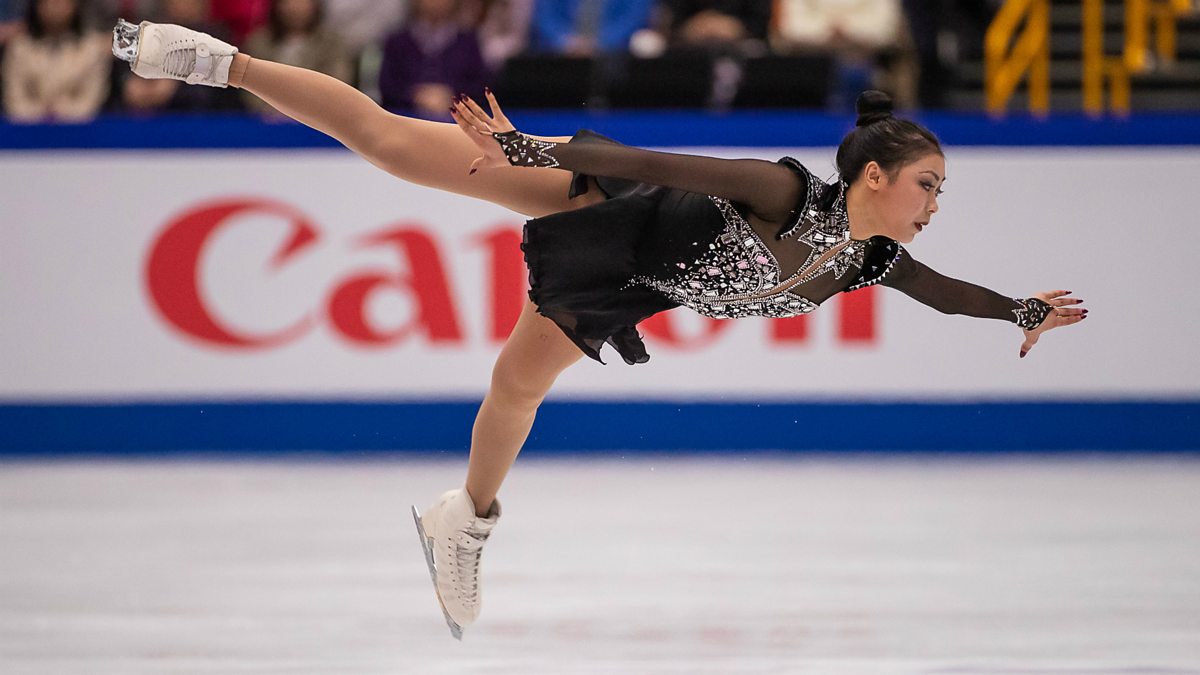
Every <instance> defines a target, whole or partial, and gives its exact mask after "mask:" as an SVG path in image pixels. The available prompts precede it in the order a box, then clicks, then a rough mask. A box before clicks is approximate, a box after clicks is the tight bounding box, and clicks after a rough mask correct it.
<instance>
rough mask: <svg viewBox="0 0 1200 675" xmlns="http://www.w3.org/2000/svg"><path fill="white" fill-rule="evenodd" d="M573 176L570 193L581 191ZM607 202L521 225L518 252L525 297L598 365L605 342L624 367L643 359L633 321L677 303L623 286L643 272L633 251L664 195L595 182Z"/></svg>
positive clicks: (582, 181)
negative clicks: (521, 259)
mask: <svg viewBox="0 0 1200 675" xmlns="http://www.w3.org/2000/svg"><path fill="white" fill-rule="evenodd" d="M587 178H588V177H587V176H584V175H582V174H576V176H575V179H574V180H573V181H572V184H571V196H572V197H574V196H576V195H578V194H581V193H583V192H585V191H586V190H587ZM596 180H597V184H598V185H599V186H600V189H601V190H602V191H603V192H604V194H605V196H606V197H607V199H606V201H603V202H600V203H598V204H593V205H591V206H587V207H584V208H581V209H576V210H574V211H564V212H562V213H555V214H551V215H549V216H545V217H542V218H535V219H533V220H530V221H528V222H526V223H525V230H524V236H523V239H522V243H521V250H522V251H523V252H524V254H525V265H526V266H527V267H528V268H529V286H530V289H529V298H530V299H531V300H532V301H533V303H534V304H535V305H536V306H537V310H538V313H540V314H542V315H543V316H546V317H547V318H549V319H550V320H552V321H554V323H555V324H557V325H558V327H559V328H561V329H562V331H563V333H565V334H566V336H567V337H568V338H570V339H571V341H573V342H574V343H575V344H576V345H578V347H579V349H580V350H582V351H583V353H584V354H586V355H587V356H589V357H591V358H593V359H595V360H596V361H599V362H600V363H604V360H603V359H602V358H601V357H600V348H601V347H602V346H604V344H605V343H608V344H609V345H611V346H612V347H613V348H614V349H616V350H617V353H618V354H620V355H621V358H622V359H624V360H625V363H628V364H630V365H633V364H637V363H645V362H646V361H648V360H649V359H650V356H649V355H648V354H647V353H646V346H645V344H644V343H643V342H642V336H641V334H640V333H638V331H637V324H638V323H640V322H641V321H643V320H645V319H647V318H649V317H650V316H652V315H654V314H657V313H658V312H661V311H664V310H667V309H671V308H673V307H677V306H678V305H677V304H676V303H674V302H672V301H671V300H669V299H668V298H667V297H666V296H664V295H662V294H661V293H658V292H657V291H652V290H649V289H647V288H643V287H639V286H635V285H630V283H629V282H630V280H631V279H632V278H633V277H635V276H637V275H638V274H640V273H643V272H644V271H645V270H644V265H642V264H640V261H639V253H640V249H641V248H642V244H643V243H644V241H645V240H646V234H647V231H648V230H650V229H652V228H653V227H654V224H655V218H656V216H657V214H658V209H659V202H660V200H661V198H662V197H663V195H664V194H665V193H666V191H665V190H664V189H663V188H659V187H656V186H650V185H643V184H640V183H635V182H632V181H625V180H617V179H607V178H597V179H596Z"/></svg>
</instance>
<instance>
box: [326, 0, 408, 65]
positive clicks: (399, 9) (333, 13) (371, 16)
mask: <svg viewBox="0 0 1200 675" xmlns="http://www.w3.org/2000/svg"><path fill="white" fill-rule="evenodd" d="M408 8H409V0H325V25H326V26H327V27H328V28H329V29H330V30H332V31H334V32H335V33H337V34H338V37H340V38H341V39H342V44H343V45H344V46H345V48H346V51H347V52H348V53H349V54H350V55H351V56H354V57H357V56H358V54H359V53H360V52H362V50H363V49H364V48H366V47H368V46H371V45H375V44H379V43H381V42H383V39H384V37H385V36H386V35H388V34H389V33H391V32H392V31H394V30H396V28H397V27H398V26H399V25H400V23H401V22H402V21H404V17H405V15H406V14H407V13H408Z"/></svg>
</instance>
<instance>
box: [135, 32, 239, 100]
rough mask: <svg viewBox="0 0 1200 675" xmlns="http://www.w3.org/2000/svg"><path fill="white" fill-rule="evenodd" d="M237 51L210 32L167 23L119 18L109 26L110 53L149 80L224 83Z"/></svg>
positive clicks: (227, 79) (207, 83)
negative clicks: (112, 26) (110, 37)
mask: <svg viewBox="0 0 1200 675" xmlns="http://www.w3.org/2000/svg"><path fill="white" fill-rule="evenodd" d="M237 51H238V50H237V47H234V46H233V45H229V44H226V43H224V42H221V41H220V40H218V39H216V38H214V37H213V36H211V35H207V34H205V33H201V32H199V31H194V30H191V29H189V28H184V27H183V26H176V25H173V24H169V23H150V22H149V21H143V22H142V23H141V24H140V25H134V24H132V23H129V22H128V21H126V20H125V19H119V20H118V21H117V25H116V27H115V28H113V56H116V57H117V58H118V59H121V60H122V61H128V62H129V67H130V69H131V70H133V72H134V74H136V75H138V76H140V77H145V78H147V79H151V80H156V79H157V80H161V79H165V78H170V79H172V80H183V81H184V82H187V83H188V84H203V85H207V86H209V87H227V86H229V66H231V65H233V55H234V54H237Z"/></svg>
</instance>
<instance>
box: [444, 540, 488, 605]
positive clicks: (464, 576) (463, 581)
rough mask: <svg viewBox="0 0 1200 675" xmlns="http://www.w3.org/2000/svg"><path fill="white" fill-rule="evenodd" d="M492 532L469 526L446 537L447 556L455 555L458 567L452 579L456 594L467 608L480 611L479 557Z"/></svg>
mask: <svg viewBox="0 0 1200 675" xmlns="http://www.w3.org/2000/svg"><path fill="white" fill-rule="evenodd" d="M489 534H491V527H490V526H489V527H488V528H487V529H483V528H478V527H471V526H469V525H468V526H467V527H466V528H464V529H462V530H460V531H459V532H457V533H456V535H455V537H454V538H453V539H449V538H447V539H446V557H447V558H449V557H451V556H453V557H454V560H455V562H457V563H458V564H457V565H456V567H457V569H452V570H451V572H450V579H451V581H452V582H453V583H454V584H455V589H454V590H455V591H456V593H455V595H457V596H458V601H459V602H460V603H462V605H463V608H465V609H467V610H475V611H478V609H477V608H478V607H479V558H480V557H481V556H482V554H483V544H484V542H486V541H487V538H488V535H489Z"/></svg>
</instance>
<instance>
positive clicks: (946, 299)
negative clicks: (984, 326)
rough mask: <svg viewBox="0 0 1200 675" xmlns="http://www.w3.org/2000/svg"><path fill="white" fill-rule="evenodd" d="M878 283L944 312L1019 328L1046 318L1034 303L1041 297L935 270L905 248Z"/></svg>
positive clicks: (1035, 323) (1030, 326)
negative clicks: (1001, 291)
mask: <svg viewBox="0 0 1200 675" xmlns="http://www.w3.org/2000/svg"><path fill="white" fill-rule="evenodd" d="M880 283H882V284H883V285H884V286H890V287H892V288H895V289H896V290H898V291H900V292H901V293H904V294H905V295H907V296H908V297H910V298H912V299H914V300H916V301H917V302H920V303H921V304H924V305H928V306H930V307H932V308H934V309H936V310H937V311H939V312H941V313H943V314H963V315H966V316H974V317H979V318H983V319H1000V320H1002V321H1011V322H1013V323H1016V324H1018V325H1021V327H1022V328H1036V327H1037V326H1038V325H1040V324H1041V322H1042V319H1044V318H1045V314H1044V313H1041V311H1040V310H1041V308H1040V307H1039V306H1038V304H1037V303H1040V304H1041V305H1045V303H1043V302H1042V301H1041V300H1037V299H1036V298H1029V299H1025V300H1017V299H1015V298H1010V297H1007V296H1004V295H1001V294H999V293H997V292H995V291H992V290H989V289H987V288H984V287H983V286H976V285H975V284H972V283H968V282H966V281H960V280H958V279H952V278H950V277H947V276H944V275H942V274H938V273H937V272H935V271H933V270H932V269H930V268H929V267H927V266H926V265H924V264H922V263H920V262H918V261H917V260H915V259H913V257H912V256H911V255H909V254H908V251H907V250H904V251H903V252H902V253H901V254H900V257H899V259H898V260H897V261H896V264H895V267H894V268H893V269H892V270H891V271H890V272H889V273H888V274H887V275H886V276H884V278H883V280H882V281H881V282H880ZM1031 301H1032V302H1031ZM1038 314H1040V316H1038Z"/></svg>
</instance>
